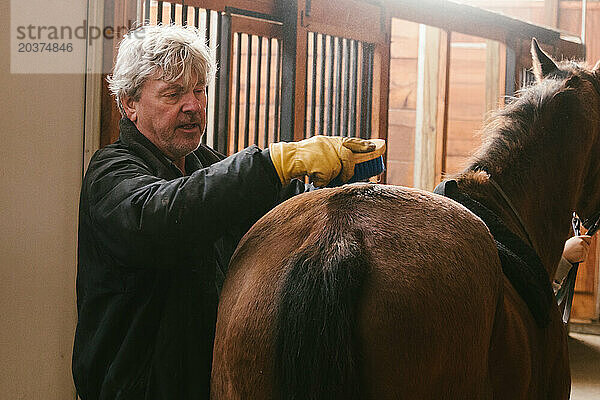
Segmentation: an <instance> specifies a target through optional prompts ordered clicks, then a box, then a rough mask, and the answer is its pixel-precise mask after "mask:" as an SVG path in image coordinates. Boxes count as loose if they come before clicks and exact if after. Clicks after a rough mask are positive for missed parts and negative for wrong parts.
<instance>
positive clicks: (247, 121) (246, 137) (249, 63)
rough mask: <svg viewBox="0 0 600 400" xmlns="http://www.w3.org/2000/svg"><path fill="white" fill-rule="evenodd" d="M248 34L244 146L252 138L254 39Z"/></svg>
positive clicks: (246, 145)
mask: <svg viewBox="0 0 600 400" xmlns="http://www.w3.org/2000/svg"><path fill="white" fill-rule="evenodd" d="M247 36H248V48H247V49H246V51H247V52H248V53H247V54H246V104H245V106H246V113H245V116H246V118H245V119H244V148H246V147H248V145H249V144H250V143H249V140H250V83H251V82H250V81H251V79H250V77H251V76H252V41H253V39H254V36H253V35H247Z"/></svg>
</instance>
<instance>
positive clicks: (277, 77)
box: [273, 39, 293, 142]
mask: <svg viewBox="0 0 600 400" xmlns="http://www.w3.org/2000/svg"><path fill="white" fill-rule="evenodd" d="M276 43H277V61H276V64H275V118H274V121H273V131H274V132H273V141H274V142H279V141H281V125H280V124H279V115H280V114H281V104H280V102H279V96H280V93H281V69H282V68H281V67H282V63H283V52H282V51H281V40H280V39H277V42H276ZM292 133H293V132H292Z"/></svg>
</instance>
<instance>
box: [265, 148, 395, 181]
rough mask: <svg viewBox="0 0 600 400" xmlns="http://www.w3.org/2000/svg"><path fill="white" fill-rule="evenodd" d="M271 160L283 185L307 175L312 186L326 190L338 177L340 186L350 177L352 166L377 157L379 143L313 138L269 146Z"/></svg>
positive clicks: (382, 150) (381, 151) (381, 150)
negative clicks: (324, 187) (340, 181)
mask: <svg viewBox="0 0 600 400" xmlns="http://www.w3.org/2000/svg"><path fill="white" fill-rule="evenodd" d="M269 152H270V154H271V160H272V161H273V165H274V166H275V169H276V170H277V175H279V179H280V180H281V183H282V184H283V185H287V184H288V183H290V180H292V179H293V178H301V177H303V176H304V175H308V176H309V177H310V180H311V181H312V182H313V184H314V185H315V186H319V187H322V186H327V184H328V183H329V182H330V181H331V180H332V179H333V178H335V177H336V176H338V175H339V174H340V171H341V173H342V175H341V177H340V178H341V179H342V182H347V181H348V180H349V179H350V178H352V175H354V165H355V164H358V163H361V162H364V161H368V160H371V159H373V158H376V157H379V156H381V155H382V154H383V153H384V152H385V141H384V140H382V139H371V140H365V139H358V138H349V137H341V136H313V137H311V138H309V139H304V140H301V141H299V142H279V143H272V144H271V145H270V146H269Z"/></svg>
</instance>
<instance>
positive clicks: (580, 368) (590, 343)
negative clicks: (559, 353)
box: [569, 333, 600, 400]
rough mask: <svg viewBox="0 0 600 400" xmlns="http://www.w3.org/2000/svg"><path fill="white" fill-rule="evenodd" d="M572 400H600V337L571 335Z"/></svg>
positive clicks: (579, 334) (580, 334)
mask: <svg viewBox="0 0 600 400" xmlns="http://www.w3.org/2000/svg"><path fill="white" fill-rule="evenodd" d="M569 357H570V361H571V380H572V384H571V400H592V399H593V400H600V336H598V335H586V334H582V333H570V334H569Z"/></svg>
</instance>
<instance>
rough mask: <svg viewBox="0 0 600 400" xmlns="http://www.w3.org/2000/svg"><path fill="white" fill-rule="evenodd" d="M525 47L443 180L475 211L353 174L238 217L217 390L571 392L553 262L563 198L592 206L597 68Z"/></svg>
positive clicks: (564, 213)
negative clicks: (523, 77) (516, 92)
mask: <svg viewBox="0 0 600 400" xmlns="http://www.w3.org/2000/svg"><path fill="white" fill-rule="evenodd" d="M532 54H533V58H534V72H535V73H536V77H537V84H535V85H533V86H532V87H530V88H528V89H526V90H524V91H523V92H522V93H521V94H520V96H519V98H518V99H516V100H515V101H514V102H512V103H511V104H510V105H508V106H506V107H505V109H504V110H502V111H500V112H499V113H498V114H497V115H496V116H495V117H494V119H493V120H492V122H491V123H490V124H489V125H487V127H486V128H485V129H484V135H485V137H486V142H485V144H484V145H483V146H482V148H481V149H479V151H478V152H477V153H476V155H475V157H474V159H473V160H472V163H471V164H470V166H469V167H468V168H467V169H466V170H465V171H464V172H463V173H461V174H460V175H458V176H457V177H455V182H456V183H455V184H454V183H453V185H451V186H452V188H451V190H449V192H452V193H453V194H454V197H453V196H450V197H452V198H457V199H459V200H460V198H462V199H463V200H464V199H467V200H468V202H470V203H469V204H465V205H466V206H467V207H468V208H469V209H470V210H474V211H476V212H477V211H478V210H479V211H481V210H484V211H485V212H487V213H488V214H486V216H485V217H482V218H479V217H478V216H476V215H475V214H474V213H473V212H472V211H470V210H469V209H467V208H466V207H464V206H462V205H461V204H459V203H457V202H455V201H453V200H451V199H449V198H447V197H442V196H439V195H436V194H432V193H428V192H424V191H420V190H414V189H409V188H404V187H394V186H383V185H369V184H360V185H348V186H344V187H341V188H336V189H322V190H318V191H313V192H310V193H306V194H303V195H300V196H297V197H295V198H293V199H291V200H289V201H287V202H285V203H283V204H281V205H280V206H278V207H277V208H275V209H274V210H272V211H271V212H269V213H268V214H267V215H265V216H264V217H263V218H262V219H261V220H260V221H258V222H257V223H256V224H255V225H254V226H253V227H252V229H251V230H250V231H249V232H248V233H247V234H246V236H245V237H244V238H243V239H242V241H241V243H240V245H239V246H238V248H237V250H236V253H235V254H234V256H233V259H232V262H231V265H230V270H229V273H228V277H227V280H226V282H225V285H224V288H223V292H222V295H221V300H220V304H219V314H218V322H217V330H216V340H215V348H214V358H213V373H212V388H211V391H212V397H213V398H215V399H253V400H257V399H491V398H493V399H511V400H514V399H567V398H568V396H569V391H570V373H569V364H568V354H567V340H566V332H565V328H564V326H563V324H562V322H561V317H560V313H559V310H558V308H557V306H556V304H555V302H554V299H553V297H552V292H551V290H550V278H549V277H552V276H553V275H554V272H555V268H556V265H557V263H558V261H559V259H560V256H561V251H562V247H563V244H564V241H565V240H566V239H567V237H568V234H569V231H568V229H569V221H570V216H571V212H572V211H573V210H575V209H576V210H577V211H578V212H579V214H580V215H581V216H583V217H587V216H590V215H592V214H593V213H594V212H595V211H597V209H598V208H599V206H600V163H599V162H597V158H598V155H599V154H600V92H598V90H600V80H599V78H600V72H599V71H598V68H597V67H596V68H594V69H593V70H591V71H590V70H586V69H585V68H584V67H582V66H580V65H578V64H576V63H572V62H562V63H560V64H558V65H557V64H556V63H555V62H554V61H553V60H552V59H550V58H549V57H548V56H547V55H546V54H544V53H543V52H542V51H541V50H540V49H539V47H538V46H537V43H535V42H534V43H532ZM452 193H451V194H452ZM468 202H467V203H468ZM490 215H491V216H490ZM482 219H483V220H485V221H486V223H487V225H486V224H484V222H483V221H482ZM488 227H489V229H488ZM490 230H491V231H492V232H494V236H492V235H491V234H490ZM496 232H498V233H496ZM499 237H503V238H504V239H502V240H500V239H499ZM523 252H524V253H523ZM507 254H508V255H509V256H507ZM513 255H515V257H516V258H515V257H513V258H515V259H516V260H517V261H516V264H514V265H516V266H517V267H515V266H514V265H513V266H512V269H511V268H510V267H505V265H504V263H502V264H501V259H503V258H508V259H510V258H511V257H512V256H513ZM538 255H539V257H538ZM503 261H504V260H503ZM509 261H510V260H509ZM523 261H525V262H523ZM536 263H537V264H536ZM536 265H538V266H539V269H537V270H536V269H535V268H534V267H535V266H536ZM540 269H541V271H540ZM509 276H510V277H511V279H510V280H509V278H508V277H509Z"/></svg>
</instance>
